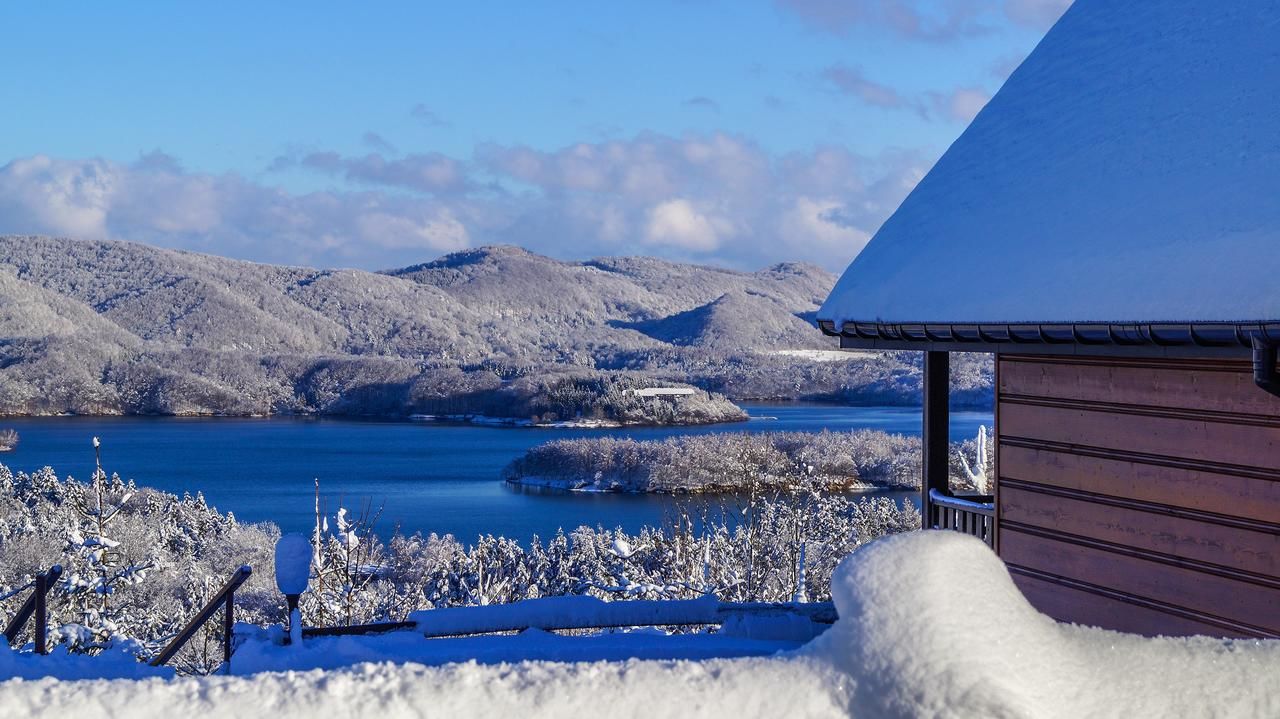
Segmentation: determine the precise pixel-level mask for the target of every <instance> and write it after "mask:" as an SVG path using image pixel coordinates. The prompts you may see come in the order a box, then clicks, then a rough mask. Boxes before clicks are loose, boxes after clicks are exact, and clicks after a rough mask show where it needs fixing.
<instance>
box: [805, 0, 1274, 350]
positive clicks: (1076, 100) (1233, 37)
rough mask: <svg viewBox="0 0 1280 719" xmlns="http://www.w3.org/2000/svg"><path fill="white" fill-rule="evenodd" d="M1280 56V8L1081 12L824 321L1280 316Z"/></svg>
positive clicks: (947, 161) (1198, 3)
mask: <svg viewBox="0 0 1280 719" xmlns="http://www.w3.org/2000/svg"><path fill="white" fill-rule="evenodd" d="M1277 48H1280V4H1278V3H1275V2H1274V1H1273V0H1232V2H1223V3H1213V2H1203V0H1161V1H1160V2H1114V1H1112V0H1076V2H1075V4H1074V5H1073V6H1072V7H1071V8H1070V9H1069V10H1068V11H1067V12H1066V14H1065V15H1064V16H1063V18H1062V19H1061V20H1060V21H1059V22H1058V24H1057V25H1055V26H1054V27H1053V29H1052V30H1050V31H1049V33H1048V35H1047V36H1046V37H1045V38H1044V40H1043V41H1041V43H1040V45H1039V46H1038V47H1037V48H1036V49H1035V51H1034V52H1032V54H1031V55H1030V57H1028V58H1027V60H1026V61H1025V62H1024V63H1023V64H1022V66H1021V67H1019V68H1018V69H1017V70H1016V71H1015V72H1014V73H1013V75H1012V76H1011V77H1010V78H1009V80H1008V82H1007V83H1005V85H1004V87H1003V88H1002V89H1001V90H1000V92H999V93H997V94H996V96H995V97H994V98H993V99H992V100H991V102H990V103H989V104H988V105H987V106H986V108H985V109H983V111H982V112H981V113H979V115H978V116H977V118H975V119H974V121H973V123H972V124H971V125H970V126H969V128H968V129H967V130H965V132H964V133H963V134H962V135H961V136H960V138H959V139H958V140H956V142H955V143H954V144H953V145H952V146H951V148H950V149H949V150H948V151H947V152H946V153H945V154H944V155H943V156H942V159H940V160H939V161H938V163H937V165H936V166H935V167H934V168H933V169H932V170H931V171H930V172H929V173H928V175H927V176H925V178H924V179H923V180H922V181H921V182H920V183H919V185H918V186H917V187H916V188H915V190H914V191H913V192H912V193H911V194H910V196H909V197H907V199H906V200H905V201H904V202H903V203H902V205H901V206H900V207H899V208H898V210H897V212H895V213H894V215H893V216H892V217H891V218H890V219H889V220H888V221H887V222H886V223H885V224H884V226H883V227H882V228H881V229H880V231H879V232H878V233H876V235H875V237H874V238H873V239H872V240H871V242H870V244H868V245H867V247H866V249H864V250H863V251H862V253H861V254H860V255H858V257H857V258H856V259H855V260H854V261H853V263H852V264H851V265H850V266H849V268H848V270H846V271H845V273H844V276H843V277H841V278H840V281H839V282H838V283H837V284H836V287H835V289H834V290H833V291H832V293H831V295H830V297H829V298H828V299H827V301H826V303H825V304H824V305H823V307H822V309H821V310H820V311H819V313H818V318H819V320H823V321H830V322H834V323H835V328H836V329H837V330H838V329H839V328H840V327H841V325H842V324H843V323H844V322H846V321H851V322H865V323H884V324H889V323H938V324H944V323H951V324H975V323H991V324H1002V323H1003V324H1018V323H1063V324H1068V323H1108V324H1120V323H1135V324H1144V323H1193V322H1210V323H1211V322H1236V323H1252V322H1270V321H1276V320H1280V50H1277Z"/></svg>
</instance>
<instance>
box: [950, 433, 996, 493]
mask: <svg viewBox="0 0 1280 719" xmlns="http://www.w3.org/2000/svg"><path fill="white" fill-rule="evenodd" d="M970 458H972V459H970ZM994 464H995V446H994V445H993V444H992V443H990V442H988V441H987V428H986V427H985V426H983V425H979V426H978V435H977V436H976V437H974V438H973V439H968V440H965V441H963V442H959V443H956V444H952V445H951V488H952V489H953V490H956V489H958V490H961V491H966V492H976V493H978V494H990V493H991V492H992V490H993V486H992V483H991V478H990V477H989V476H988V475H987V470H988V468H990V467H992V466H994Z"/></svg>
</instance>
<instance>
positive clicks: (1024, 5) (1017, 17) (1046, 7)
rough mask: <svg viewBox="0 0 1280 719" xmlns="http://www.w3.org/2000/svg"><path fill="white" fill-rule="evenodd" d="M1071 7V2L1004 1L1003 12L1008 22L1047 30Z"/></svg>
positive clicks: (1057, 0)
mask: <svg viewBox="0 0 1280 719" xmlns="http://www.w3.org/2000/svg"><path fill="white" fill-rule="evenodd" d="M1070 6H1071V0H1005V2H1004V12H1005V14H1006V15H1007V16H1008V17H1009V19H1010V20H1012V21H1014V22H1016V23H1018V24H1020V25H1026V26H1028V27H1033V28H1036V29H1040V30H1047V29H1048V28H1049V27H1050V26H1052V25H1053V24H1054V23H1055V22H1057V21H1058V18H1060V17H1062V13H1064V12H1066V10H1067V8H1068V7H1070Z"/></svg>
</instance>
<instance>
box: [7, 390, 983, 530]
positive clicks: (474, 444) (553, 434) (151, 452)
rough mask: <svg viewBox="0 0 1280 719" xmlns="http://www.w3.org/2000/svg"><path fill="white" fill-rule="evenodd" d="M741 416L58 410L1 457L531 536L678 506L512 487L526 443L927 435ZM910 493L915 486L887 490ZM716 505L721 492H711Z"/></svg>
mask: <svg viewBox="0 0 1280 719" xmlns="http://www.w3.org/2000/svg"><path fill="white" fill-rule="evenodd" d="M743 407H744V409H746V410H747V411H748V413H750V415H751V417H752V418H751V420H750V421H748V422H745V423H736V424H724V425H712V426H705V427H679V428H670V427H665V428H627V429H530V428H498V427H479V426H470V425H448V424H430V423H416V422H383V421H363V420H350V419H327V418H326V419H312V418H294V417H279V418H269V419H241V418H192V419H187V418H172V417H56V418H54V417H51V418H0V427H12V428H14V429H16V430H17V431H18V433H19V435H20V437H21V442H20V444H19V445H18V448H17V449H16V450H15V451H13V452H8V453H5V454H0V463H3V464H5V465H8V466H9V467H10V468H12V469H14V470H15V471H16V470H23V471H31V470H35V469H39V468H40V467H44V466H51V467H53V468H54V469H55V470H56V471H57V472H58V473H59V474H60V475H67V474H70V475H72V476H74V477H76V478H77V479H82V480H83V479H88V478H89V477H90V476H91V475H92V472H93V449H92V446H91V444H90V440H91V438H92V437H94V436H97V437H100V438H101V439H102V456H103V466H104V468H105V469H106V470H107V471H108V472H115V473H118V474H120V476H122V477H125V478H127V479H133V480H134V481H136V482H137V483H138V484H139V485H143V486H148V487H155V488H157V489H162V490H165V491H168V492H173V493H175V494H182V493H183V492H190V493H192V494H194V493H195V492H197V491H199V492H203V493H204V495H205V497H206V499H208V501H209V503H210V504H212V505H213V506H215V507H217V508H218V509H220V510H223V511H230V512H234V513H235V515H236V517H238V518H239V519H240V520H242V521H264V520H269V521H273V522H275V523H277V524H279V525H280V526H281V527H282V528H283V529H285V530H286V531H307V530H308V529H309V527H310V526H311V523H312V518H313V509H314V494H313V493H314V487H313V479H314V478H319V480H320V490H321V496H322V501H323V502H324V505H325V507H326V508H327V510H328V511H329V513H330V514H331V513H332V512H333V511H334V510H336V508H337V506H338V504H339V503H341V504H343V505H345V506H347V507H350V508H351V509H352V510H356V509H358V508H359V507H360V505H361V504H362V502H364V501H370V502H372V503H373V505H375V506H378V505H381V506H383V507H384V509H383V513H382V518H381V519H380V520H379V524H378V528H379V530H380V533H382V534H388V533H389V532H390V530H391V529H393V528H394V527H396V526H398V527H399V528H400V529H401V530H402V531H404V532H406V533H412V532H415V531H422V532H423V533H427V532H437V533H440V534H444V533H452V534H454V535H456V536H457V537H458V538H459V539H462V540H464V541H471V540H472V539H474V537H476V536H477V535H479V534H482V533H492V534H504V535H506V536H509V537H516V538H519V539H522V540H527V539H528V538H529V537H531V536H532V535H533V534H535V533H536V534H541V535H543V536H547V535H550V534H553V533H554V532H555V530H556V529H557V528H559V527H563V528H565V529H566V530H568V529H572V528H574V527H577V526H579V525H582V524H587V525H593V526H594V525H603V526H605V527H610V528H611V527H618V526H620V527H623V528H625V529H627V530H629V531H635V530H637V529H638V528H639V527H640V526H641V525H644V524H661V523H662V521H663V519H664V517H665V516H666V515H668V514H669V512H670V510H671V509H672V508H673V507H675V506H676V504H677V503H678V502H687V501H689V500H687V499H679V498H674V497H666V496H634V495H614V494H585V493H572V492H546V491H542V492H534V491H528V490H523V491H522V490H520V489H517V488H513V487H510V486H509V485H507V484H506V483H505V482H503V481H501V479H500V477H499V475H500V472H501V470H502V468H503V467H504V466H506V464H507V463H508V462H510V461H511V460H512V459H515V458H516V457H518V456H520V455H521V454H523V453H524V452H525V451H526V450H527V449H529V448H530V447H532V446H534V445H536V444H539V443H542V442H546V441H548V440H552V439H558V438H564V437H590V436H599V435H605V434H608V435H612V436H619V437H622V436H625V437H633V438H635V439H663V438H666V437H672V436H676V435H683V434H706V433H711V432H741V431H752V432H765V431H820V430H823V429H830V430H835V431H839V430H850V429H860V428H867V429H879V430H884V431H887V432H899V433H903V434H913V435H918V434H919V433H920V410H919V409H918V408H904V407H845V406H837V405H825V404H800V403H793V404H768V405H766V404H744V405H743ZM979 424H986V425H988V426H990V424H991V414H990V413H989V412H953V413H952V415H951V435H952V438H953V439H964V438H968V437H972V436H974V435H975V434H976V433H977V431H978V425H979ZM881 494H891V495H892V496H899V497H905V496H908V495H910V494H912V493H905V492H898V493H883V492H881ZM712 501H717V502H718V501H719V500H712Z"/></svg>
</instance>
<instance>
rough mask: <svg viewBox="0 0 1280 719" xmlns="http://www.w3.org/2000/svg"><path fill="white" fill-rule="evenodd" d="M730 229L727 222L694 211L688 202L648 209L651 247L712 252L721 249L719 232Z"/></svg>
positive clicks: (680, 200) (648, 236)
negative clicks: (670, 247) (658, 246)
mask: <svg viewBox="0 0 1280 719" xmlns="http://www.w3.org/2000/svg"><path fill="white" fill-rule="evenodd" d="M729 227H730V225H729V223H728V222H725V221H724V220H716V219H712V218H711V217H709V216H707V215H705V214H703V213H701V212H699V211H698V210H696V209H694V207H693V205H692V204H691V203H690V202H689V201H688V200H682V199H675V200H667V201H666V202H663V203H660V204H658V205H656V206H655V207H653V208H652V209H651V210H649V222H648V225H647V227H646V228H645V240H646V241H647V242H648V243H649V244H652V245H671V246H673V247H677V248H680V249H683V250H692V251H694V252H710V251H712V250H714V249H716V248H717V247H719V246H720V229H729ZM718 228H720V229H718Z"/></svg>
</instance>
